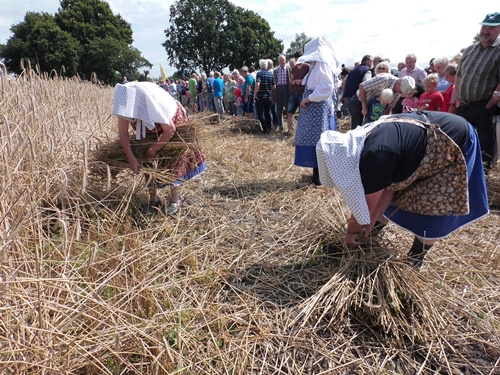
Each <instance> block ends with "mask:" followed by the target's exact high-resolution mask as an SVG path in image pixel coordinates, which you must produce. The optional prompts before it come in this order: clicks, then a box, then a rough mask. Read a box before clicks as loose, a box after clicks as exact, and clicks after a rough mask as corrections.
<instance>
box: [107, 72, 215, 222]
mask: <svg viewBox="0 0 500 375" xmlns="http://www.w3.org/2000/svg"><path fill="white" fill-rule="evenodd" d="M113 114H114V115H116V116H117V117H118V132H119V136H120V143H121V145H122V148H123V151H124V153H125V155H126V157H127V160H128V162H129V165H130V169H131V170H132V171H134V172H138V171H139V169H141V167H142V165H141V163H140V162H139V160H137V156H136V155H134V152H133V151H132V147H131V144H130V135H129V126H132V128H133V129H134V130H135V138H136V140H144V141H147V139H146V137H147V135H150V137H152V139H153V140H154V141H153V142H152V143H151V145H150V146H149V148H148V149H147V150H146V154H145V157H146V159H148V160H153V159H155V157H156V153H157V152H158V151H159V150H160V149H161V148H163V147H165V145H166V144H167V143H168V142H169V141H170V140H171V139H172V137H173V136H174V133H175V131H176V124H179V123H182V122H186V121H188V119H187V113H186V110H185V109H184V107H183V106H182V105H181V104H180V103H179V102H178V101H177V100H175V99H174V98H173V97H172V96H171V95H170V94H169V93H168V92H167V91H165V90H163V89H162V88H161V87H159V86H158V85H156V84H154V83H151V82H129V83H127V84H126V85H122V84H117V85H116V86H115V92H114V105H113ZM150 137H148V138H150ZM204 160H205V157H204V156H203V154H202V152H201V150H197V151H196V152H194V153H189V155H188V154H186V155H185V157H183V158H181V159H180V161H181V162H180V164H179V165H176V166H175V168H174V169H175V170H174V171H173V172H171V173H175V175H176V177H178V180H177V181H176V182H174V183H173V184H171V192H170V203H169V205H168V206H167V207H166V209H165V213H166V215H167V216H172V215H175V214H177V211H178V205H179V190H178V185H179V184H180V183H181V182H182V181H186V180H189V179H191V178H193V177H195V176H197V175H199V174H200V173H202V172H203V171H204V170H205V167H206V166H205V162H204ZM172 167H174V166H172ZM159 187H162V186H158V185H157V184H156V183H155V181H154V180H153V181H150V183H149V186H148V188H149V205H148V209H149V210H151V209H153V208H159V207H160V205H161V201H160V199H159V197H158V194H157V188H159Z"/></svg>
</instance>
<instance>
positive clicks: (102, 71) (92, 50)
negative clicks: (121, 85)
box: [55, 0, 153, 83]
mask: <svg viewBox="0 0 500 375" xmlns="http://www.w3.org/2000/svg"><path fill="white" fill-rule="evenodd" d="M60 4H61V7H60V8H59V12H58V13H57V14H56V15H55V19H56V21H57V23H58V24H59V25H60V27H61V29H62V30H65V31H67V32H69V33H70V34H71V35H72V36H73V37H74V38H75V39H77V40H78V41H79V42H80V45H81V60H80V65H79V73H80V74H81V75H82V76H83V77H84V78H87V79H89V78H90V77H91V75H92V73H93V72H94V73H96V74H97V77H98V78H99V79H101V80H103V81H104V82H106V83H114V82H116V78H115V77H116V72H119V73H120V75H122V76H123V75H127V76H132V75H136V74H137V75H138V74H139V72H138V68H140V67H149V68H151V67H152V66H153V65H152V64H151V63H150V62H149V61H148V60H147V59H146V58H144V57H143V56H142V55H141V53H140V51H139V50H137V48H135V47H133V46H132V45H131V44H132V42H133V38H132V28H131V26H130V24H129V23H128V22H127V21H125V20H124V19H123V18H122V17H121V16H120V15H114V14H113V12H112V10H111V8H110V6H109V4H108V3H107V2H105V1H102V0H61V2H60Z"/></svg>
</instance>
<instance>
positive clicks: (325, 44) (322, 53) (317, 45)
mask: <svg viewBox="0 0 500 375" xmlns="http://www.w3.org/2000/svg"><path fill="white" fill-rule="evenodd" d="M313 61H321V62H324V63H326V64H328V65H330V67H331V69H332V71H333V73H335V75H337V76H338V75H339V74H340V72H341V71H342V64H341V63H340V61H339V60H338V59H337V55H336V54H335V51H334V49H333V47H332V45H331V44H330V42H329V41H328V40H326V39H325V37H324V36H318V37H317V38H315V39H313V40H311V41H310V42H309V43H307V44H306V45H305V47H304V54H303V55H302V56H300V57H299V59H298V60H297V64H302V63H305V62H313Z"/></svg>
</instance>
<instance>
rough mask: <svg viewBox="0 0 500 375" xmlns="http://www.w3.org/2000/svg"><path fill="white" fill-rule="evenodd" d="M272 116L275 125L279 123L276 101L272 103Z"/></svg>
mask: <svg viewBox="0 0 500 375" xmlns="http://www.w3.org/2000/svg"><path fill="white" fill-rule="evenodd" d="M271 118H272V120H273V125H275V126H277V125H278V114H277V113H276V103H271Z"/></svg>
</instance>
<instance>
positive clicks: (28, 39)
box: [2, 12, 79, 75]
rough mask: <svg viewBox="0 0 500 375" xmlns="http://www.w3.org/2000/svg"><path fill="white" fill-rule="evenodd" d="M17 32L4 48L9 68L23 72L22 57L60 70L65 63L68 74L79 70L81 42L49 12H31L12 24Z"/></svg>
mask: <svg viewBox="0 0 500 375" xmlns="http://www.w3.org/2000/svg"><path fill="white" fill-rule="evenodd" d="M11 31H12V33H13V34H14V35H13V36H12V37H11V38H10V39H9V40H8V41H7V44H6V45H5V47H4V48H3V49H2V57H3V58H5V65H6V66H7V67H8V68H9V70H11V71H13V72H15V73H20V72H21V71H22V69H21V67H20V61H21V60H29V61H30V62H31V66H32V67H35V65H37V64H38V65H39V68H40V70H41V71H50V70H52V69H56V70H60V69H61V67H62V66H63V65H64V68H65V71H66V73H67V74H68V75H74V74H75V73H76V72H77V67H78V59H79V44H78V41H76V40H75V39H74V38H73V37H72V36H71V35H70V34H69V33H67V32H65V31H63V30H61V28H60V27H59V26H58V25H57V23H56V22H55V20H54V17H53V16H52V15H50V14H48V13H34V12H28V13H26V16H25V17H24V21H23V22H20V23H19V24H17V25H14V26H12V28H11Z"/></svg>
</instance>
